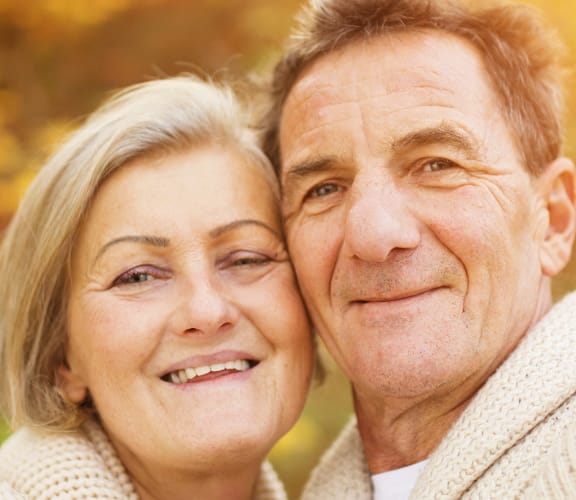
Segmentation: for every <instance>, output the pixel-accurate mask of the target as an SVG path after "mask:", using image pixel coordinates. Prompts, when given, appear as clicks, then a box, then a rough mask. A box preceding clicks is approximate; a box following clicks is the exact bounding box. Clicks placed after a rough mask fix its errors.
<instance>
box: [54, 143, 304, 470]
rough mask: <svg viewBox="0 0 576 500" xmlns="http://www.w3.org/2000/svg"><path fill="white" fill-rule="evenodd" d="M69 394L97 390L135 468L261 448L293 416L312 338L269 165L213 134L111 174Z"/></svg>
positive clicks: (79, 310)
mask: <svg viewBox="0 0 576 500" xmlns="http://www.w3.org/2000/svg"><path fill="white" fill-rule="evenodd" d="M67 321H68V332H69V347H68V352H67V361H68V366H67V367H62V368H61V369H60V380H61V381H62V387H63V389H64V391H65V393H66V394H67V396H68V398H70V399H71V400H73V401H75V402H80V401H82V400H83V399H84V397H85V396H86V392H87V391H89V392H90V395H91V397H92V400H93V401H94V403H95V405H96V408H97V411H98V414H99V416H100V418H101V420H102V423H103V425H104V427H105V429H106V430H107V432H108V434H109V435H110V437H111V440H112V442H113V443H114V445H115V446H116V448H117V450H118V452H119V454H120V458H121V459H122V461H123V462H124V464H125V465H126V466H127V468H128V470H130V471H132V472H134V471H138V470H141V471H145V470H155V471H156V472H158V471H160V470H162V469H164V468H166V467H168V468H172V469H178V470H181V471H184V472H185V471H187V470H189V469H193V468H196V469H206V470H210V469H213V468H214V466H220V467H223V468H225V467H229V466H230V465H240V464H242V463H248V462H250V461H255V460H260V459H261V458H263V456H264V455H265V454H266V453H267V452H268V451H269V448H270V447H271V446H272V444H273V443H274V442H275V441H276V440H278V438H279V437H280V436H281V435H282V434H284V433H285V432H286V431H287V430H288V429H289V428H290V427H291V426H292V425H293V423H294V422H295V420H296V419H297V417H298V415H299V414H300V411H301V410H302V407H303V404H304V400H305V397H306V393H307V390H308V385H309V380H310V374H311V366H312V357H313V349H312V345H311V337H310V332H309V326H308V321H307V317H306V315H305V312H304V308H303V305H302V302H301V300H300V297H299V295H298V293H297V290H296V285H295V282H294V277H293V274H292V269H291V266H290V262H289V260H288V255H287V253H286V249H285V247H284V242H283V239H282V229H281V225H280V219H279V216H278V212H277V207H276V201H275V198H274V195H273V193H272V191H271V189H270V185H269V184H268V182H267V180H266V177H265V173H264V170H263V168H262V167H261V166H258V165H255V164H253V163H251V162H250V161H249V160H246V158H245V157H244V156H242V155H239V154H237V153H235V152H232V151H231V150H226V149H222V148H219V147H212V146H206V147H203V148H196V149H192V150H190V151H187V152H185V153H181V154H170V155H168V156H164V157H160V158H148V159H142V160H138V161H134V162H132V163H130V164H128V165H126V166H124V167H122V168H121V169H119V170H118V171H117V172H115V173H114V174H113V175H112V176H111V177H110V178H109V179H108V180H107V181H106V182H105V183H104V184H103V186H102V187H101V188H100V190H99V191H98V193H97V195H96V197H95V200H94V202H93V204H92V206H91V208H90V211H89V212H88V216H87V219H86V221H85V223H84V224H83V226H82V228H81V231H80V234H79V237H78V240H77V244H76V247H75V250H74V255H73V264H72V283H71V292H70V297H69V309H68V319H67Z"/></svg>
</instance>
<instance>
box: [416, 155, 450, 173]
mask: <svg viewBox="0 0 576 500" xmlns="http://www.w3.org/2000/svg"><path fill="white" fill-rule="evenodd" d="M433 163H436V164H438V163H440V164H442V165H443V167H444V168H440V169H437V170H431V169H427V167H428V166H430V165H431V164H433ZM420 165H421V168H420V170H421V171H423V172H424V173H434V172H439V171H441V170H447V169H450V168H454V167H457V166H458V165H457V164H456V163H454V162H453V161H451V160H447V159H446V158H428V159H426V160H424V161H423V162H422V163H421V164H420Z"/></svg>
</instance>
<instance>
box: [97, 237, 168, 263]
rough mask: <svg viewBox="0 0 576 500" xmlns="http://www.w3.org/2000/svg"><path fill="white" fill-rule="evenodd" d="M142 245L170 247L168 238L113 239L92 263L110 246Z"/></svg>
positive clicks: (103, 247)
mask: <svg viewBox="0 0 576 500" xmlns="http://www.w3.org/2000/svg"><path fill="white" fill-rule="evenodd" d="M126 242H128V243H143V244H145V245H151V246H155V247H162V248H165V247H167V246H169V245H170V240H169V239H168V238H164V237H163V236H150V235H131V234H130V235H126V236H120V237H118V238H114V239H113V240H110V241H108V242H107V243H105V244H104V245H103V246H102V248H100V250H98V253H97V254H96V257H95V258H94V262H96V261H97V260H98V259H99V258H100V257H102V255H103V254H104V253H105V252H106V251H107V250H108V249H109V248H110V247H112V246H114V245H117V244H119V243H126Z"/></svg>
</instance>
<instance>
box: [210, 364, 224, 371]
mask: <svg viewBox="0 0 576 500" xmlns="http://www.w3.org/2000/svg"><path fill="white" fill-rule="evenodd" d="M222 370H226V363H215V364H213V365H210V371H213V372H221V371H222Z"/></svg>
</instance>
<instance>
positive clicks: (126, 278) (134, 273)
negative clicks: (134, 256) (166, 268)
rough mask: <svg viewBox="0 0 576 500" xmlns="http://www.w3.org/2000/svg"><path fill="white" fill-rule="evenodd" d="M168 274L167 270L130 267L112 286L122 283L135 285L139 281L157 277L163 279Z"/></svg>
mask: <svg viewBox="0 0 576 500" xmlns="http://www.w3.org/2000/svg"><path fill="white" fill-rule="evenodd" d="M165 276H166V272H162V271H160V270H154V271H153V270H150V269H138V268H137V269H130V270H129V271H126V272H125V273H122V274H121V275H120V276H118V277H117V278H116V279H115V280H114V281H113V282H112V286H122V285H134V284H138V283H144V282H146V281H152V280H155V279H161V278H164V277H165Z"/></svg>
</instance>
